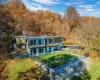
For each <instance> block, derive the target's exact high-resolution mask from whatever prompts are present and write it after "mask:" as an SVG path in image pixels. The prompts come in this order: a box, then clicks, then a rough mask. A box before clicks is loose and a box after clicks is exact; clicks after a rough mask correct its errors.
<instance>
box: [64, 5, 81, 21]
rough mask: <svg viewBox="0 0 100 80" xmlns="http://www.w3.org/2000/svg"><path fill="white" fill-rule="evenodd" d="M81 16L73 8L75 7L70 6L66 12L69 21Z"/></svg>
mask: <svg viewBox="0 0 100 80" xmlns="http://www.w3.org/2000/svg"><path fill="white" fill-rule="evenodd" d="M78 16H80V15H79V13H78V12H77V10H76V9H75V8H74V7H73V6H69V7H68V8H67V10H66V12H65V17H66V18H67V19H72V20H74V19H76V18H77V17H78Z"/></svg>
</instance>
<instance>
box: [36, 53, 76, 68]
mask: <svg viewBox="0 0 100 80" xmlns="http://www.w3.org/2000/svg"><path fill="white" fill-rule="evenodd" d="M36 59H38V60H39V61H41V62H42V63H44V64H46V65H47V66H49V67H52V68H56V67H59V66H61V65H63V64H66V63H68V62H69V61H71V60H74V59H77V58H76V56H73V55H71V54H67V52H64V51H60V52H54V53H48V54H45V55H41V56H39V57H36Z"/></svg>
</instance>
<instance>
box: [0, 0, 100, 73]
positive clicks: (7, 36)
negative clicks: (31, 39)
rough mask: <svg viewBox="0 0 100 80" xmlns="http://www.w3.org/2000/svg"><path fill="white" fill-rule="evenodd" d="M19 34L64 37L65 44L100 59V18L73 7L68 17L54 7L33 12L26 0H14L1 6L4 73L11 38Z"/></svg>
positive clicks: (0, 54) (0, 58) (0, 49)
mask: <svg viewBox="0 0 100 80" xmlns="http://www.w3.org/2000/svg"><path fill="white" fill-rule="evenodd" d="M15 35H28V36H45V35H46V36H62V37H63V45H80V46H82V47H84V48H85V51H86V52H85V54H86V55H89V56H92V57H93V58H94V57H98V59H99V60H100V18H96V17H93V16H81V15H80V14H79V13H78V12H77V10H76V9H75V8H74V7H73V6H69V7H68V8H67V9H66V11H65V13H64V16H61V15H60V14H59V13H54V12H52V11H50V10H46V11H42V10H38V11H37V12H35V11H29V10H27V9H26V7H25V5H24V3H22V2H21V1H19V0H12V1H11V2H7V3H5V4H4V5H2V4H1V5H0V64H1V65H2V66H0V72H2V70H3V68H4V65H6V64H4V62H3V60H6V59H9V53H10V52H11V49H10V47H9V43H10V41H12V40H13V39H14V36H15Z"/></svg>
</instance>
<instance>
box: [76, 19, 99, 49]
mask: <svg viewBox="0 0 100 80" xmlns="http://www.w3.org/2000/svg"><path fill="white" fill-rule="evenodd" d="M99 22H100V20H96V19H94V20H92V21H91V22H89V23H86V22H84V21H83V20H82V22H81V28H78V29H77V30H76V39H77V41H78V42H79V43H80V44H81V45H83V46H84V47H85V48H86V49H87V50H91V49H92V50H96V51H100V23H99Z"/></svg>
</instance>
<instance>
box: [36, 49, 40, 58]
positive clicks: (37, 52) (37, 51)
mask: <svg viewBox="0 0 100 80" xmlns="http://www.w3.org/2000/svg"><path fill="white" fill-rule="evenodd" d="M38 55H39V49H38V48H36V56H38Z"/></svg>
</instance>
